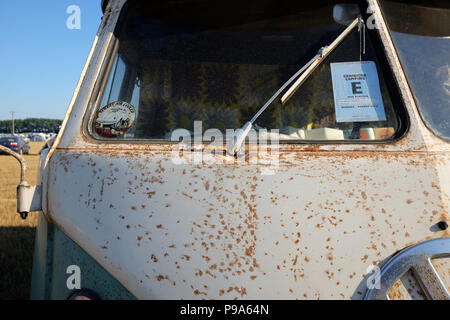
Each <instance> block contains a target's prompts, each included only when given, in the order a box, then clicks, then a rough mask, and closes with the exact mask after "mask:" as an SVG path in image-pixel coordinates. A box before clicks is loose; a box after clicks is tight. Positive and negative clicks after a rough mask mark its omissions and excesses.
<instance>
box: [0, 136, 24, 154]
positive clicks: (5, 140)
mask: <svg viewBox="0 0 450 320" xmlns="http://www.w3.org/2000/svg"><path fill="white" fill-rule="evenodd" d="M0 145H2V146H5V147H7V148H9V149H11V150H13V151H14V152H17V153H18V154H29V153H30V145H29V144H28V143H27V142H25V141H24V140H23V139H22V138H21V137H19V136H13V135H10V136H6V137H0Z"/></svg>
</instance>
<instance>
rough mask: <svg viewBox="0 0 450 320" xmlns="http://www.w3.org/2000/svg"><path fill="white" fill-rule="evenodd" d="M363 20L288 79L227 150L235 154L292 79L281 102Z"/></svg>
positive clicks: (235, 137)
mask: <svg viewBox="0 0 450 320" xmlns="http://www.w3.org/2000/svg"><path fill="white" fill-rule="evenodd" d="M361 23H363V22H362V18H361V16H359V17H358V18H356V19H355V20H354V21H353V22H352V23H351V24H350V25H349V26H348V27H347V28H346V29H345V30H344V31H343V32H342V33H341V34H340V35H339V36H338V37H337V38H336V39H335V40H334V41H333V42H332V43H331V44H330V45H329V46H326V47H323V48H320V50H319V52H318V53H317V54H316V55H315V56H314V57H313V58H312V59H311V60H310V61H308V62H307V63H306V64H305V65H304V66H303V67H301V68H300V70H298V71H297V72H296V73H295V74H294V75H293V76H292V77H291V78H290V79H289V80H288V81H286V82H285V83H284V84H283V85H282V86H281V88H280V89H278V91H277V92H275V94H274V95H273V96H272V97H271V98H270V99H269V100H267V102H266V103H265V104H264V105H263V106H262V107H261V109H259V110H258V112H257V113H256V114H255V115H254V116H253V118H252V119H251V120H250V121H248V122H246V123H245V124H244V126H243V127H242V128H241V129H239V130H237V131H236V132H235V134H234V136H233V138H232V139H230V140H229V141H228V143H227V151H228V153H229V154H230V155H232V156H234V155H235V154H237V153H238V152H239V150H240V149H241V146H242V143H243V142H244V140H245V137H246V136H247V134H248V133H249V132H250V130H251V128H252V125H253V123H254V122H255V121H256V119H257V118H258V117H259V116H260V115H261V113H263V112H264V110H266V109H267V107H268V106H269V105H270V104H271V103H272V102H273V101H274V100H275V99H276V97H278V96H279V95H280V93H281V92H283V90H284V89H286V87H287V86H288V85H289V84H291V82H292V81H294V80H295V79H297V77H298V76H300V77H299V78H298V80H297V81H296V82H295V83H294V84H293V85H292V86H291V87H290V88H289V90H288V91H286V93H285V94H284V95H283V97H282V98H281V103H283V104H284V103H286V102H287V100H289V98H290V97H292V95H293V94H294V93H295V91H297V89H298V88H299V87H300V86H301V85H302V84H303V83H304V82H305V80H306V79H307V78H308V77H309V76H310V75H311V73H312V72H313V71H314V70H315V69H316V68H317V66H319V64H320V63H321V62H322V61H323V60H325V58H326V57H327V56H328V55H329V54H330V53H331V52H332V51H333V50H334V49H335V48H336V47H337V46H338V45H339V44H340V43H341V42H342V41H343V40H344V39H345V38H346V37H347V35H348V34H349V33H350V32H351V31H352V30H353V28H355V27H356V26H357V25H360V24H361Z"/></svg>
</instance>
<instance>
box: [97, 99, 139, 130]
mask: <svg viewBox="0 0 450 320" xmlns="http://www.w3.org/2000/svg"><path fill="white" fill-rule="evenodd" d="M135 118H136V110H135V109H134V107H133V106H132V105H131V104H129V103H128V102H124V101H114V102H111V103H109V104H107V105H106V106H104V107H103V108H101V109H100V110H98V111H97V115H96V117H95V120H94V127H95V132H97V134H98V135H100V136H102V137H104V138H115V137H118V136H121V135H123V134H124V133H126V132H127V131H128V130H130V129H131V127H133V125H134V121H135Z"/></svg>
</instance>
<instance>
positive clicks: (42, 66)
mask: <svg viewBox="0 0 450 320" xmlns="http://www.w3.org/2000/svg"><path fill="white" fill-rule="evenodd" d="M70 5H77V6H78V7H79V8H80V11H81V29H80V30H77V29H73V30H70V29H68V28H67V26H66V21H67V19H68V18H69V17H70V16H71V14H68V13H66V10H67V8H68V7H69V6H70ZM101 16H102V12H101V8H100V0H39V1H35V0H0V43H1V44H0V120H4V119H10V118H11V113H10V111H15V112H16V114H15V117H16V118H18V119H24V118H30V117H37V118H41V117H42V118H53V119H63V118H64V115H65V113H66V110H67V107H68V105H69V102H70V99H71V97H72V94H73V91H74V89H75V86H76V84H77V81H78V78H79V76H80V74H81V70H82V68H83V65H84V62H85V61H86V58H87V55H88V53H89V50H90V48H91V45H92V42H93V40H94V37H95V34H96V32H97V29H98V27H99V25H100V22H101V20H100V19H101Z"/></svg>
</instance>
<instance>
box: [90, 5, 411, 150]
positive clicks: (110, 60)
mask: <svg viewBox="0 0 450 320" xmlns="http://www.w3.org/2000/svg"><path fill="white" fill-rule="evenodd" d="M132 2H133V1H130V0H128V1H126V2H125V4H124V5H123V6H122V8H121V10H120V13H119V16H118V19H117V22H116V24H115V25H114V27H113V28H112V29H113V30H114V31H113V32H112V36H111V41H110V44H109V46H108V48H107V52H106V55H105V58H104V60H103V61H102V66H101V68H100V71H99V73H98V76H97V79H96V81H95V85H94V88H93V90H92V93H91V95H90V97H89V100H88V107H87V108H86V112H85V114H84V118H83V121H82V126H83V127H82V133H83V135H84V137H85V138H86V139H88V140H90V141H93V142H97V143H99V142H100V143H105V142H107V143H108V144H124V143H126V144H137V145H142V144H147V145H152V144H154V145H173V144H179V141H171V140H168V139H154V138H133V139H117V138H102V137H99V136H98V135H96V134H95V132H94V130H93V121H94V118H95V113H96V111H97V110H98V108H99V107H100V103H101V100H102V98H103V95H104V93H105V90H106V87H107V85H108V82H109V77H110V75H111V71H112V68H113V67H114V62H115V59H116V56H117V52H118V50H119V39H118V38H117V37H116V30H117V29H119V28H120V26H121V23H122V22H121V21H122V20H123V19H124V15H125V12H126V10H128V7H129V6H130V3H132ZM355 2H356V1H355ZM358 4H359V7H360V11H361V15H362V17H363V20H364V21H367V19H368V18H369V16H370V14H368V13H367V9H368V7H369V4H368V2H366V1H365V0H359V1H358ZM377 5H378V6H379V7H380V9H381V6H380V4H379V3H378V1H377ZM383 19H384V20H385V21H386V19H385V17H384V15H383ZM387 29H388V30H387V31H388V32H389V28H387ZM366 36H368V37H369V38H370V41H371V43H372V47H373V49H374V54H375V56H376V57H377V60H378V61H377V62H378V64H377V68H378V71H379V72H381V74H382V77H383V79H384V81H385V84H386V88H387V90H388V94H389V96H390V99H391V102H392V106H393V108H394V112H395V115H396V117H397V122H398V128H397V130H396V131H395V133H394V135H393V136H392V137H390V138H388V139H379V140H362V139H343V140H306V139H297V140H296V139H292V140H280V141H279V144H280V145H372V144H375V145H380V144H382V145H387V144H394V143H396V142H398V141H399V140H401V139H402V138H403V137H405V136H406V134H407V133H408V132H409V128H410V117H409V114H408V112H407V109H406V106H405V102H404V100H403V97H402V94H401V89H400V86H399V84H398V82H397V80H396V78H395V75H394V71H393V70H392V68H391V65H390V63H389V61H388V58H387V56H386V51H385V49H384V44H383V42H382V39H381V35H380V33H379V31H378V30H377V29H376V28H374V29H372V30H371V29H369V28H366ZM394 50H396V48H395V46H394ZM327 59H328V58H327ZM325 61H326V60H325ZM408 90H409V89H408ZM234 129H235V130H237V129H239V128H234ZM224 143H225V140H224ZM245 144H248V142H247V141H246V142H245ZM258 144H259V140H258Z"/></svg>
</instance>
